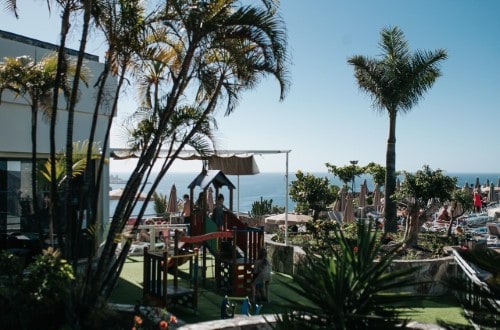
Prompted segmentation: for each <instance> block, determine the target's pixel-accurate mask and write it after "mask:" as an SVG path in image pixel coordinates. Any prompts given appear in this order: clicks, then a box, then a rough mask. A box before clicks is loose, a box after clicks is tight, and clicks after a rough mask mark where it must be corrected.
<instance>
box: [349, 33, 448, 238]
mask: <svg viewBox="0 0 500 330" xmlns="http://www.w3.org/2000/svg"><path fill="white" fill-rule="evenodd" d="M379 46H380V48H381V50H382V52H383V55H382V57H381V58H380V59H375V58H367V57H364V56H361V55H356V56H353V57H351V58H349V59H348V61H347V62H348V63H349V64H351V65H353V66H354V73H355V77H356V79H357V81H358V84H359V87H360V88H361V90H363V91H364V92H366V93H368V94H369V95H370V96H371V97H372V101H373V107H374V108H375V109H377V110H380V111H383V110H386V111H387V114H388V115H389V137H388V139H387V153H386V169H387V172H386V177H385V207H384V210H385V219H386V220H385V227H384V230H385V232H395V231H396V230H397V223H396V210H397V209H396V203H395V201H394V199H393V197H392V195H393V194H394V192H395V189H396V118H397V115H398V113H399V112H402V113H407V112H409V111H410V110H411V109H412V108H413V107H414V106H415V105H416V104H417V103H418V101H419V100H420V99H421V98H422V97H423V95H424V93H425V92H426V91H427V90H429V89H430V88H431V87H432V85H433V84H434V82H435V81H436V79H437V78H438V77H439V76H440V75H441V71H440V69H439V64H440V63H441V62H442V61H443V60H445V59H446V58H447V53H446V51H445V50H443V49H438V50H436V51H420V50H417V51H415V52H414V53H411V52H410V49H409V46H408V43H407V41H406V40H405V38H404V35H403V32H402V31H401V30H400V29H399V28H398V27H393V28H384V29H383V30H382V32H381V41H380V43H379Z"/></svg>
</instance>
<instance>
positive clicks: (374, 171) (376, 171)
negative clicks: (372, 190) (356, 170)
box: [364, 162, 385, 187]
mask: <svg viewBox="0 0 500 330" xmlns="http://www.w3.org/2000/svg"><path fill="white" fill-rule="evenodd" d="M364 172H365V173H368V174H370V175H371V176H372V178H373V182H374V183H375V184H376V185H378V186H379V187H382V186H383V185H384V182H385V167H384V166H382V165H380V164H376V163H374V162H371V163H368V165H366V166H365V167H364Z"/></svg>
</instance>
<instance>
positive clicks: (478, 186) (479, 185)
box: [475, 177, 481, 191]
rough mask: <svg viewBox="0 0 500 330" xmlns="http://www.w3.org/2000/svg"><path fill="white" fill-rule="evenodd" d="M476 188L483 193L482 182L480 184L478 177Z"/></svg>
mask: <svg viewBox="0 0 500 330" xmlns="http://www.w3.org/2000/svg"><path fill="white" fill-rule="evenodd" d="M475 188H476V189H478V190H479V191H481V182H479V177H476V185H475Z"/></svg>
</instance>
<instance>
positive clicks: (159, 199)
mask: <svg viewBox="0 0 500 330" xmlns="http://www.w3.org/2000/svg"><path fill="white" fill-rule="evenodd" d="M153 206H154V210H155V213H156V215H158V216H162V215H165V214H166V213H167V195H165V194H162V193H157V192H156V191H155V192H154V193H153Z"/></svg>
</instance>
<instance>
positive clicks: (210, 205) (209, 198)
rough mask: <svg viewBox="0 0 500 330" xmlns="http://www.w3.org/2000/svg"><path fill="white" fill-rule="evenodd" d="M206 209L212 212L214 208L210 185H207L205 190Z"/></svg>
mask: <svg viewBox="0 0 500 330" xmlns="http://www.w3.org/2000/svg"><path fill="white" fill-rule="evenodd" d="M207 209H208V212H212V210H213V209H214V192H213V189H212V187H209V188H208V190H207Z"/></svg>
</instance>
